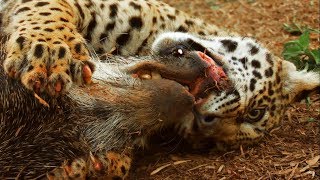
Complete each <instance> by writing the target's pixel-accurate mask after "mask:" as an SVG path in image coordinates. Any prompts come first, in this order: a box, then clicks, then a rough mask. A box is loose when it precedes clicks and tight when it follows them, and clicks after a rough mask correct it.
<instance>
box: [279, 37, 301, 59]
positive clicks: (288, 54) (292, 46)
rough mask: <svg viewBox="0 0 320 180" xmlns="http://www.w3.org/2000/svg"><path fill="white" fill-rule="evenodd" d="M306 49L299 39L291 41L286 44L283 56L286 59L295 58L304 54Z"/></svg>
mask: <svg viewBox="0 0 320 180" xmlns="http://www.w3.org/2000/svg"><path fill="white" fill-rule="evenodd" d="M303 53H304V51H303V49H302V47H301V45H299V43H298V42H297V41H290V42H288V43H286V44H285V45H284V50H283V53H282V56H283V58H284V59H285V60H290V59H295V57H299V56H300V55H301V54H303Z"/></svg>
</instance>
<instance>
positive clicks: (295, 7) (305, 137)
mask: <svg viewBox="0 0 320 180" xmlns="http://www.w3.org/2000/svg"><path fill="white" fill-rule="evenodd" d="M165 2H167V3H169V4H171V5H173V6H175V7H177V8H178V9H180V10H183V11H185V12H188V13H191V14H193V15H194V16H196V17H199V18H202V19H205V20H206V21H208V22H211V23H214V24H216V25H218V26H220V27H221V28H227V29H231V30H233V31H235V32H238V33H240V34H241V35H245V36H252V37H255V38H256V39H258V40H259V41H260V42H262V43H263V44H264V45H265V46H266V47H268V48H269V49H270V50H271V51H273V53H274V54H275V55H278V56H280V55H281V52H282V48H283V43H285V42H287V41H289V40H292V39H296V38H297V36H293V35H290V34H289V33H287V32H285V31H284V30H283V23H288V24H290V23H291V22H292V21H295V22H297V23H299V24H301V25H307V26H308V27H310V28H313V29H318V30H319V1H317V0H277V1H275V0H239V1H237V0H192V1H190V0H165ZM311 38H312V46H313V47H319V42H320V41H319V35H318V34H312V35H311ZM311 99H312V100H313V101H314V102H313V103H312V104H311V106H310V107H307V106H306V104H305V103H304V102H301V103H295V104H292V106H291V107H290V108H289V109H288V111H287V114H286V115H285V116H284V117H283V122H282V123H281V125H280V127H278V128H276V129H274V130H273V131H272V132H270V134H268V135H267V136H266V137H265V138H264V139H263V140H262V141H261V142H260V143H259V144H257V145H256V146H254V147H243V148H242V149H239V150H233V151H229V152H219V151H217V150H215V149H212V150H208V151H201V152H200V151H196V150H186V148H185V147H182V145H181V144H182V143H179V142H180V141H179V140H178V141H177V142H175V141H173V143H168V144H169V145H168V144H167V145H163V146H162V145H159V147H160V148H159V147H157V148H155V149H156V150H151V151H149V152H148V153H146V154H140V155H139V156H140V158H139V159H137V164H135V166H134V169H133V171H132V174H131V179H166V180H167V179H168V180H169V179H220V180H223V179H320V159H319V158H320V96H319V95H316V96H313V97H312V98H311ZM168 141H169V140H168ZM186 151H187V152H186ZM151 173H152V174H153V175H151Z"/></svg>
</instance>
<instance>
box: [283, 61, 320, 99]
mask: <svg viewBox="0 0 320 180" xmlns="http://www.w3.org/2000/svg"><path fill="white" fill-rule="evenodd" d="M282 68H283V72H284V74H283V75H284V77H285V78H284V81H285V82H284V92H285V93H286V94H288V95H289V99H290V101H291V102H293V101H301V100H302V99H304V98H305V97H307V96H308V95H311V94H314V93H318V94H320V73H319V72H307V71H305V70H303V71H298V70H297V68H296V66H295V65H294V64H293V63H291V62H289V61H282Z"/></svg>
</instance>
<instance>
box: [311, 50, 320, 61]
mask: <svg viewBox="0 0 320 180" xmlns="http://www.w3.org/2000/svg"><path fill="white" fill-rule="evenodd" d="M311 55H312V57H313V58H314V61H315V62H316V64H317V65H320V48H319V49H314V50H311Z"/></svg>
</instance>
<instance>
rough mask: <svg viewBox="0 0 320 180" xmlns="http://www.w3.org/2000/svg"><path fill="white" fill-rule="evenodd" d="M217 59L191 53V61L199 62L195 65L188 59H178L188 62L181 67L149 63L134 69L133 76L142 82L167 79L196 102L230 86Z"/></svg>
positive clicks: (197, 52) (199, 53)
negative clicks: (185, 91) (186, 91)
mask: <svg viewBox="0 0 320 180" xmlns="http://www.w3.org/2000/svg"><path fill="white" fill-rule="evenodd" d="M190 57H191V56H190ZM217 58H219V57H210V56H208V55H206V54H205V53H203V52H200V51H194V52H192V60H193V61H195V60H196V61H201V62H200V63H196V64H195V63H193V62H192V61H191V60H190V59H188V57H181V58H180V59H179V61H190V62H185V63H183V65H182V66H177V65H172V64H170V63H169V62H164V63H154V62H152V61H150V62H146V63H143V64H140V65H139V67H136V68H135V71H134V73H133V76H134V77H137V78H140V79H142V80H155V79H168V80H173V81H176V82H178V83H179V84H181V85H183V86H184V87H185V88H186V89H187V90H188V91H189V92H190V93H191V94H192V95H193V96H194V97H195V99H196V102H197V101H198V100H201V99H202V98H205V97H207V96H208V94H210V93H211V92H212V91H223V90H225V89H226V88H228V87H229V86H230V83H229V79H228V77H227V75H226V73H225V71H224V69H223V68H222V67H221V66H220V65H219V64H221V63H220V61H221V59H217ZM162 61H163V60H162ZM217 61H218V62H217ZM197 66H198V67H197Z"/></svg>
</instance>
